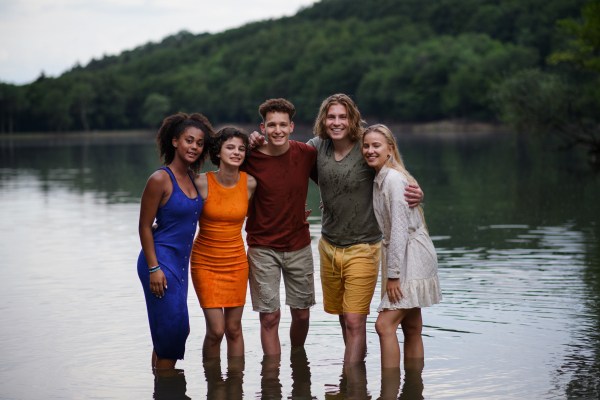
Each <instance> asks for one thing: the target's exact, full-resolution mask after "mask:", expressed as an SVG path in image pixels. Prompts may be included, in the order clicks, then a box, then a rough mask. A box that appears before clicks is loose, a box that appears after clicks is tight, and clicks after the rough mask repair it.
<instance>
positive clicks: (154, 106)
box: [142, 93, 171, 128]
mask: <svg viewBox="0 0 600 400" xmlns="http://www.w3.org/2000/svg"><path fill="white" fill-rule="evenodd" d="M170 107H171V102H170V101H169V98H168V97H167V96H163V95H162V94H158V93H150V94H149V95H148V97H146V100H145V101H144V105H143V107H142V108H143V114H142V120H143V121H144V122H145V123H146V124H148V126H150V127H151V128H155V127H157V126H158V125H159V124H160V123H161V122H162V121H163V120H164V119H165V117H166V114H167V111H169V108H170Z"/></svg>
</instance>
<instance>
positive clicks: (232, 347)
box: [225, 306, 244, 357]
mask: <svg viewBox="0 0 600 400" xmlns="http://www.w3.org/2000/svg"><path fill="white" fill-rule="evenodd" d="M243 312H244V307H243V306H240V307H227V308H225V338H226V339H227V357H239V356H243V355H244V336H243V334H242V313H243Z"/></svg>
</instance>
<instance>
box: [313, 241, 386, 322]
mask: <svg viewBox="0 0 600 400" xmlns="http://www.w3.org/2000/svg"><path fill="white" fill-rule="evenodd" d="M319 255H320V256H321V284H322V285H323V305H324V307H325V312H327V313H329V314H337V315H342V314H343V313H345V312H348V313H354V314H369V311H370V308H371V307H370V306H371V299H372V298H373V293H375V286H376V285H377V275H379V264H380V262H381V242H378V243H375V244H366V243H360V244H357V245H354V246H350V247H346V248H342V247H336V246H333V245H332V244H330V243H329V242H327V241H326V240H325V239H323V238H321V240H319Z"/></svg>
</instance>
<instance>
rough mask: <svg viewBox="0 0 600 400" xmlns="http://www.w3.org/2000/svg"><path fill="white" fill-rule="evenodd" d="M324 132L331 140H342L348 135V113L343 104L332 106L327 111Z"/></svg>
mask: <svg viewBox="0 0 600 400" xmlns="http://www.w3.org/2000/svg"><path fill="white" fill-rule="evenodd" d="M325 131H326V132H327V135H328V136H329V137H330V138H331V139H332V140H343V139H345V138H346V137H347V136H348V133H350V128H349V126H348V111H347V110H346V106H344V105H343V104H332V105H331V106H329V110H327V116H326V118H325Z"/></svg>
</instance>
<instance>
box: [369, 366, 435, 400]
mask: <svg viewBox="0 0 600 400" xmlns="http://www.w3.org/2000/svg"><path fill="white" fill-rule="evenodd" d="M424 365H425V363H424V360H423V359H422V358H405V359H404V386H402V392H401V393H400V397H399V398H400V400H422V399H423V378H422V376H421V375H422V373H423V367H424ZM400 378H401V377H400V368H384V369H383V370H382V371H381V396H380V397H379V399H380V400H396V399H398V392H399V391H400Z"/></svg>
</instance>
